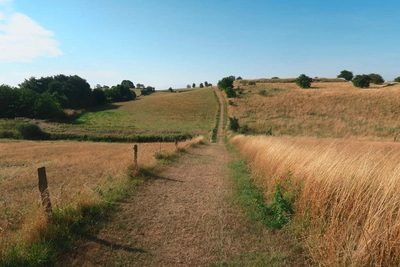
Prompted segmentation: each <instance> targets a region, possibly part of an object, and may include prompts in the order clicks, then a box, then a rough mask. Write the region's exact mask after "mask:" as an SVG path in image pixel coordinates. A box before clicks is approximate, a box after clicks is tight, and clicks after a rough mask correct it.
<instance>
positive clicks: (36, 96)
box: [0, 74, 155, 119]
mask: <svg viewBox="0 0 400 267" xmlns="http://www.w3.org/2000/svg"><path fill="white" fill-rule="evenodd" d="M143 87H144V86H143ZM131 88H132V89H133V88H135V86H134V84H133V83H132V82H131V81H129V80H123V81H122V82H121V84H118V85H115V86H112V87H111V88H110V87H108V86H101V85H96V87H95V88H94V89H91V88H90V85H89V83H88V82H87V81H86V80H85V79H83V78H81V77H79V76H77V75H71V76H66V75H63V74H60V75H55V76H48V77H42V78H39V79H37V78H35V77H31V78H29V79H25V80H24V82H22V83H21V84H19V85H18V87H12V86H8V85H0V118H16V117H26V118H37V119H55V118H65V117H66V114H65V112H64V110H65V109H85V108H88V107H92V106H97V105H104V104H106V103H110V102H122V101H130V100H133V99H135V98H136V93H135V92H134V91H132V90H131ZM142 90H145V92H146V93H147V92H154V91H155V88H154V87H151V86H147V87H146V88H143V89H142ZM146 93H145V94H146ZM142 94H143V92H142Z"/></svg>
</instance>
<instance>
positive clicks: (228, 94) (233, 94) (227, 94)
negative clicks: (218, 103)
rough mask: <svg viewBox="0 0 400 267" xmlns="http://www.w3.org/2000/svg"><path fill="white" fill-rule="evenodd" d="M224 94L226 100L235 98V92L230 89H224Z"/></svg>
mask: <svg viewBox="0 0 400 267" xmlns="http://www.w3.org/2000/svg"><path fill="white" fill-rule="evenodd" d="M225 93H226V96H227V97H228V98H232V97H236V92H235V90H233V88H232V87H228V88H226V89H225Z"/></svg>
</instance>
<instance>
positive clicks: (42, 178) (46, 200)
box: [38, 167, 52, 217]
mask: <svg viewBox="0 0 400 267" xmlns="http://www.w3.org/2000/svg"><path fill="white" fill-rule="evenodd" d="M38 176H39V191H40V196H41V198H42V206H43V208H44V211H45V212H46V213H47V216H48V217H50V216H51V212H52V207H51V202H50V193H49V188H48V187H47V176H46V167H41V168H39V169H38Z"/></svg>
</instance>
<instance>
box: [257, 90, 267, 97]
mask: <svg viewBox="0 0 400 267" xmlns="http://www.w3.org/2000/svg"><path fill="white" fill-rule="evenodd" d="M258 94H259V95H263V96H265V95H267V90H265V89H262V90H260V91H258Z"/></svg>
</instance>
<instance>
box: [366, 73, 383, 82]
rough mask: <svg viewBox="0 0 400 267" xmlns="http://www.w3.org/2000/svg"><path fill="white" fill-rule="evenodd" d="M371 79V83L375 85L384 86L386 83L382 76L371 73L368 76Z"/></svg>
mask: <svg viewBox="0 0 400 267" xmlns="http://www.w3.org/2000/svg"><path fill="white" fill-rule="evenodd" d="M368 76H369V77H370V78H371V83H374V84H383V83H384V82H385V80H384V79H383V78H382V76H381V75H379V74H376V73H371V74H370V75H368Z"/></svg>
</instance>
